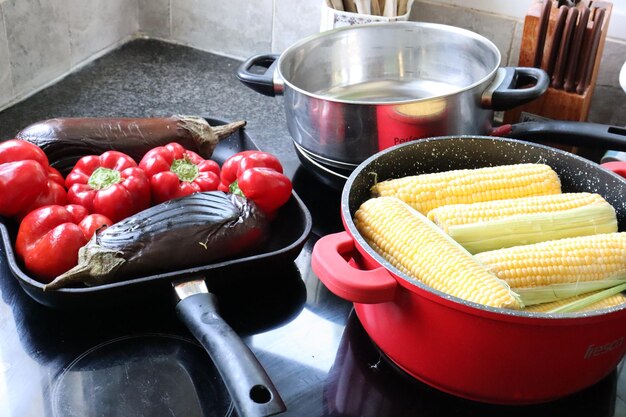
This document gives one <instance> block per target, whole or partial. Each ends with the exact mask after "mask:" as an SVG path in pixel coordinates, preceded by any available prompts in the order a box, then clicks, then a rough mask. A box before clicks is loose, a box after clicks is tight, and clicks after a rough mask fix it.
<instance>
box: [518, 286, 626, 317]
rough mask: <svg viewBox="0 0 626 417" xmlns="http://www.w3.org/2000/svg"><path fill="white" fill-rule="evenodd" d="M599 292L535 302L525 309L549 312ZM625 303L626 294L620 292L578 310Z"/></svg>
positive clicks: (591, 309) (582, 310)
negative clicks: (546, 301) (539, 302)
mask: <svg viewBox="0 0 626 417" xmlns="http://www.w3.org/2000/svg"><path fill="white" fill-rule="evenodd" d="M598 292H599V291H594V292H593V293H590V294H589V293H588V294H580V295H575V296H573V297H568V298H564V299H562V300H557V301H552V302H549V303H541V304H535V305H532V306H528V307H526V308H525V311H530V312H533V313H547V312H550V310H554V309H555V308H557V307H562V306H566V305H568V304H570V303H572V302H574V301H579V300H583V299H584V298H585V297H588V296H590V295H593V294H597V293H598ZM623 303H626V295H624V294H622V293H620V294H615V295H611V296H609V297H606V298H603V299H601V300H600V301H596V302H594V303H592V304H589V305H588V306H586V307H583V308H580V309H578V310H576V311H577V312H584V311H593V310H600V309H603V308H609V307H615V306H618V305H620V304H623Z"/></svg>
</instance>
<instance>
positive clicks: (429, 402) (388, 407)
mask: <svg viewBox="0 0 626 417" xmlns="http://www.w3.org/2000/svg"><path fill="white" fill-rule="evenodd" d="M236 64H238V63H237V62H236V61H233V60H229V59H227V58H223V57H218V56H214V55H210V54H206V53H203V52H199V51H193V50H189V49H188V48H182V47H179V46H171V45H164V44H162V43H159V42H152V41H150V42H148V41H140V42H135V43H131V44H129V46H126V47H124V48H121V49H120V50H119V51H115V52H114V53H112V54H111V56H110V57H105V58H103V59H102V60H100V61H98V62H96V63H95V64H93V65H90V66H88V67H86V68H84V69H83V70H81V72H80V73H79V74H77V75H76V76H72V77H68V79H66V80H63V81H62V82H61V83H60V84H59V85H57V86H54V87H52V88H50V89H47V90H45V91H44V92H42V93H40V94H38V95H36V96H34V97H32V98H31V99H29V100H27V101H26V102H24V103H20V104H19V105H17V106H15V107H13V108H12V109H9V110H7V111H5V112H3V113H0V139H2V138H8V137H9V135H11V134H12V132H15V131H16V129H18V128H22V127H24V126H25V125H26V124H28V123H32V122H33V121H36V120H41V119H44V118H48V117H54V116H81V115H102V114H118V115H119V114H123V115H126V116H129V117H133V116H141V115H142V114H173V113H188V114H192V113H193V114H204V115H211V116H216V117H218V118H223V119H225V120H236V119H238V118H240V115H239V113H238V112H240V113H243V114H244V118H247V119H248V120H249V130H248V133H249V135H250V136H251V137H252V139H254V140H256V141H257V144H258V145H259V147H261V149H264V150H268V151H270V152H275V153H277V154H278V155H279V156H280V157H281V161H283V163H284V164H285V165H286V168H287V171H288V173H289V175H290V176H291V178H292V179H293V182H294V187H295V190H296V191H297V193H298V194H299V196H300V197H301V198H302V200H303V201H304V202H305V204H306V205H307V207H308V208H309V210H310V211H311V214H312V217H313V231H312V234H311V236H310V238H309V239H308V241H307V243H306V245H305V247H304V249H303V250H302V252H301V254H300V255H299V257H298V258H297V259H296V260H295V262H290V263H288V264H277V265H275V266H274V267H272V268H266V269H264V270H253V271H249V272H248V273H251V274H255V276H257V277H258V279H256V280H255V281H254V282H253V283H251V284H249V285H246V286H245V287H244V286H240V287H239V288H236V289H232V288H224V289H221V290H220V289H218V291H216V292H218V294H217V295H218V299H219V300H220V306H221V313H222V316H223V317H224V319H225V320H226V321H227V322H228V323H229V324H230V325H231V326H232V327H233V329H234V330H235V331H236V332H237V333H238V334H239V335H241V337H242V338H243V340H244V341H245V342H246V343H247V344H248V345H249V346H250V348H251V350H252V351H253V352H254V354H255V355H256V356H257V358H258V359H259V361H260V362H261V364H262V365H263V366H264V368H265V369H266V371H267V373H268V375H269V376H270V378H271V379H272V380H273V382H274V384H275V385H276V388H277V389H278V391H279V392H280V394H281V396H282V398H283V400H284V401H285V403H286V406H287V411H286V412H285V413H284V414H282V415H284V416H297V417H322V416H329V417H330V416H332V417H339V416H341V417H352V416H354V417H369V416H376V417H387V416H393V417H402V416H443V417H446V416H459V417H462V416H487V417H489V416H507V417H510V416H513V417H515V416H533V417H539V416H546V417H548V416H549V417H560V416H567V417H577V416H580V417H583V416H584V417H604V416H606V417H609V416H613V417H626V369H625V368H626V365H624V361H622V363H621V364H620V366H619V367H618V369H616V370H615V371H614V372H613V373H611V374H610V375H609V376H607V377H606V378H605V379H604V380H602V381H601V382H599V383H598V384H596V385H594V386H592V387H589V388H588V389H586V390H584V391H582V392H580V393H577V394H574V395H571V396H569V397H567V398H563V399H561V400H558V401H555V402H551V403H547V404H541V405H532V406H523V407H511V406H497V405H489V404H480V403H476V402H472V401H467V400H463V399H459V398H455V397H453V396H450V395H447V394H445V393H442V392H439V391H437V390H435V389H433V388H431V387H429V386H427V385H425V384H422V383H420V382H418V381H416V380H415V379H413V378H411V377H409V376H407V375H406V374H405V373H404V372H403V371H401V370H400V369H398V368H397V367H396V366H395V365H394V364H393V363H391V362H390V361H389V360H387V358H386V357H385V355H384V354H382V353H381V352H380V351H379V350H378V349H377V347H376V346H375V345H374V344H373V343H372V341H371V340H370V339H369V337H368V336H367V334H366V333H365V331H364V330H363V328H362V327H361V325H360V323H359V321H358V319H357V318H356V316H355V315H354V313H353V311H352V306H351V304H350V303H348V302H346V301H344V300H342V299H340V298H338V297H336V296H335V295H333V294H332V293H330V292H329V291H328V290H327V289H326V288H325V287H324V285H323V284H322V283H321V282H320V281H319V280H318V278H317V277H316V276H315V274H314V273H313V272H312V271H311V268H310V257H311V251H312V248H313V245H314V244H315V242H316V241H317V239H319V237H320V236H323V235H326V234H328V233H333V232H337V231H340V230H342V225H341V220H340V210H339V201H340V198H339V197H340V191H339V190H338V188H337V187H336V186H332V185H329V184H326V183H324V181H320V178H319V176H316V175H312V174H311V173H310V172H309V171H308V170H307V169H306V168H304V167H303V166H301V165H300V162H299V161H298V158H297V156H296V155H295V153H294V152H293V150H292V149H291V148H289V147H288V146H287V148H286V145H289V139H288V137H287V133H286V132H285V128H284V120H283V119H282V113H280V112H281V111H282V109H281V108H280V102H277V103H278V104H271V103H273V101H272V100H274V99H267V98H259V97H257V95H256V93H248V92H247V91H246V89H245V88H244V87H242V86H240V85H238V83H237V81H236V80H235V79H234V77H231V75H230V74H232V71H233V70H234V66H235V65H236ZM152 66H154V73H152V72H151V71H152V69H151V68H152ZM200 71H204V72H202V73H201V72H200ZM187 72H188V73H187ZM129 73H130V74H133V76H134V77H142V76H143V77H145V80H144V81H142V79H141V78H134V79H133V83H131V84H126V83H125V80H126V77H127V75H128V74H129ZM161 73H164V74H176V77H175V78H168V79H166V80H161V79H160V78H159V74H161ZM142 74H144V75H142ZM199 74H201V75H199ZM224 74H227V75H228V76H226V75H224ZM116 77H117V78H116ZM198 77H201V80H200V81H201V83H202V85H203V86H204V88H203V91H202V92H201V93H202V94H201V93H200V92H197V93H196V95H197V96H198V97H195V96H194V95H193V94H189V93H188V92H187V91H186V90H184V89H181V91H184V92H185V95H184V97H183V96H181V97H179V98H177V97H178V96H176V94H177V87H178V85H176V84H175V83H174V81H173V80H180V83H181V84H184V85H186V86H189V85H194V86H195V85H197V83H198ZM103 82H106V84H105V85H101V84H100V83H103ZM142 82H145V85H143V84H142ZM173 83H174V84H173ZM120 86H122V87H120ZM103 88H106V89H107V91H112V90H115V91H117V90H119V91H125V93H124V94H127V95H128V96H129V99H128V101H123V100H121V99H119V98H116V99H115V100H113V101H112V102H106V101H105V100H107V98H110V97H111V96H110V95H102V94H99V93H98V92H99V91H101V90H102V89H103ZM133 88H138V90H137V91H135V90H133ZM66 90H67V91H80V94H74V95H70V94H65V93H64V91H66ZM206 91H209V92H210V94H209V96H210V99H206V97H207V94H208V93H206ZM149 92H155V95H154V96H148V97H147V98H146V95H149ZM157 93H158V94H160V95H163V94H167V95H168V97H169V101H167V100H162V98H161V97H160V96H158V95H157ZM90 94H91V95H90ZM120 94H121V93H120ZM211 94H223V95H218V96H217V97H215V96H211ZM140 99H141V100H140ZM151 100H152V101H151ZM266 100H270V101H266ZM166 101H167V102H166ZM68 103H69V104H68ZM72 103H73V104H72ZM124 103H127V104H126V105H125V104H124ZM145 103H148V104H145ZM242 103H245V107H244V106H243V105H242ZM72 105H73V106H74V107H71V106H72ZM90 105H93V106H94V107H93V108H90V107H88V106H90ZM141 105H143V107H141ZM68 106H70V107H68ZM137 106H139V107H137ZM146 106H152V107H146ZM186 106H187V107H186ZM257 106H258V107H259V110H258V112H257V113H254V110H253V109H254V108H255V107H257ZM170 107H171V108H170ZM173 109H175V110H173ZM194 109H195V111H194ZM216 109H221V110H223V111H222V112H221V113H216ZM268 109H269V110H268ZM245 114H248V116H245ZM247 129H248V128H247ZM563 348H564V349H566V348H567V346H564V347H563ZM479 377H480V376H478V375H477V378H479ZM511 378H515V375H511ZM235 415H236V412H235V411H234V408H233V406H232V402H231V400H230V398H229V397H228V394H227V392H226V389H225V387H224V384H223V383H222V381H221V379H220V377H219V375H218V373H217V371H216V369H215V367H214V366H213V364H212V362H211V360H210V358H209V357H208V355H207V354H206V353H205V352H204V350H203V349H202V348H201V347H200V345H199V344H198V343H197V342H196V341H195V340H194V339H193V337H192V336H191V335H190V333H189V332H188V331H187V329H186V328H185V327H184V326H183V325H182V324H181V323H180V322H179V321H178V319H177V318H176V315H175V312H174V301H173V300H172V299H152V298H151V297H150V295H149V294H146V296H145V298H144V299H141V300H136V303H134V304H133V305H132V306H126V307H121V308H117V309H114V310H101V309H96V310H93V311H84V312H68V311H58V310H53V309H50V308H47V307H44V306H42V305H39V304H38V303H37V302H35V301H33V300H32V299H31V298H30V297H29V296H28V295H27V294H26V293H25V292H24V291H23V290H22V289H21V287H20V286H19V285H18V283H17V281H16V280H15V279H14V278H13V277H12V275H11V272H10V271H9V269H8V266H7V262H6V257H5V254H4V253H3V252H2V249H0V417H73V416H82V417H92V416H94V417H95V416H97V417H105V416H106V417H109V416H123V417H126V416H129V417H161V416H163V417H166V416H167V417H171V416H179V417H196V416H203V417H206V416H235Z"/></svg>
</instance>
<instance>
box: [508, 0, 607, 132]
mask: <svg viewBox="0 0 626 417" xmlns="http://www.w3.org/2000/svg"><path fill="white" fill-rule="evenodd" d="M585 3H587V2H585ZM588 5H589V6H591V7H593V6H596V7H603V8H605V9H606V14H605V18H604V22H603V25H602V32H601V37H600V43H599V44H598V49H597V51H596V59H595V63H594V66H593V72H592V75H591V79H590V81H589V86H588V88H587V89H586V90H585V91H584V92H583V94H577V93H575V92H573V93H570V92H567V91H565V90H561V89H555V88H552V87H550V88H548V91H546V93H545V94H544V95H543V96H541V97H540V98H538V99H536V100H534V101H532V102H530V103H527V104H524V105H522V106H519V107H516V108H515V109H512V110H508V111H506V112H505V113H504V118H503V120H504V122H505V123H517V122H520V121H524V120H522V119H523V117H522V113H530V114H532V115H536V116H540V117H544V118H548V119H555V120H572V121H586V120H587V116H588V115H589V106H590V105H591V98H592V96H593V92H594V89H595V85H596V79H597V78H598V69H599V68H600V61H601V58H602V53H603V51H604V43H605V40H606V32H607V28H608V25H609V20H610V16H611V11H612V8H613V4H612V3H610V2H608V1H594V2H593V3H588ZM542 9H543V1H540V0H538V1H535V2H534V3H533V4H532V5H531V6H530V8H529V10H528V12H527V13H526V16H525V18H524V31H523V35H522V43H521V47H520V54H519V64H518V65H519V66H520V67H532V66H533V60H534V56H535V49H536V43H537V36H538V33H539V20H540V16H541V11H542ZM556 15H557V2H556V1H553V6H552V9H551V13H550V20H549V22H548V28H547V33H546V43H545V49H544V51H549V50H550V49H551V46H552V38H553V33H554V29H555V26H556ZM589 32H590V27H589V25H588V27H587V33H589ZM587 33H586V34H585V36H587ZM546 55H547V53H546V52H544V54H543V60H542V65H541V66H542V68H544V69H545V68H546V67H547V58H546Z"/></svg>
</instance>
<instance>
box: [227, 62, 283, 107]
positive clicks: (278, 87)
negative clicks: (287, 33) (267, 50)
mask: <svg viewBox="0 0 626 417" xmlns="http://www.w3.org/2000/svg"><path fill="white" fill-rule="evenodd" d="M278 58H279V55H274V54H264V55H255V56H253V57H250V58H248V59H247V60H246V61H245V62H244V63H243V64H241V65H240V66H239V68H237V73H236V75H237V78H238V79H239V81H241V82H242V83H243V84H245V85H246V86H248V87H250V88H251V89H253V90H254V91H256V92H258V93H261V94H263V95H266V96H270V97H274V96H275V95H276V94H281V93H282V84H280V83H276V82H275V81H276V80H275V79H274V76H275V73H276V63H277V62H278ZM253 68H264V69H265V70H264V71H263V72H261V73H259V72H258V71H257V72H254V71H253V70H252V69H253Z"/></svg>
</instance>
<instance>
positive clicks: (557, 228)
mask: <svg viewBox="0 0 626 417" xmlns="http://www.w3.org/2000/svg"><path fill="white" fill-rule="evenodd" d="M428 218H429V219H430V220H432V221H433V222H434V223H435V224H437V225H438V226H439V227H441V228H442V229H443V230H444V231H445V232H446V233H448V235H450V237H452V238H453V239H454V240H456V241H457V242H459V243H460V244H461V245H462V246H463V247H464V248H465V249H467V250H468V251H469V252H470V253H478V252H485V251H490V250H495V249H501V248H507V247H510V246H519V245H528V244H531V243H538V242H543V241H546V240H556V239H562V238H566V237H576V236H585V235H592V234H601V233H613V232H617V217H616V215H615V209H614V208H613V207H612V206H611V205H610V204H609V203H608V202H607V201H606V200H605V199H604V198H602V196H600V195H599V194H592V193H565V194H551V195H543V196H533V197H522V198H512V199H506V200H494V201H484V202H479V203H472V204H452V205H448V206H441V207H438V208H436V209H433V210H431V211H429V212H428Z"/></svg>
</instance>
